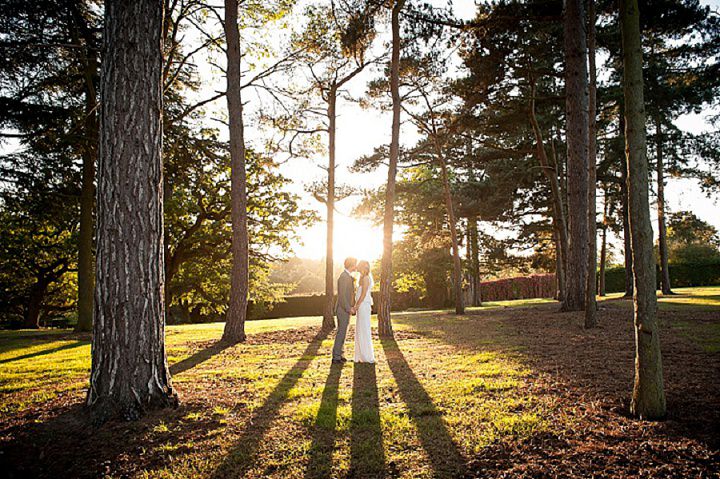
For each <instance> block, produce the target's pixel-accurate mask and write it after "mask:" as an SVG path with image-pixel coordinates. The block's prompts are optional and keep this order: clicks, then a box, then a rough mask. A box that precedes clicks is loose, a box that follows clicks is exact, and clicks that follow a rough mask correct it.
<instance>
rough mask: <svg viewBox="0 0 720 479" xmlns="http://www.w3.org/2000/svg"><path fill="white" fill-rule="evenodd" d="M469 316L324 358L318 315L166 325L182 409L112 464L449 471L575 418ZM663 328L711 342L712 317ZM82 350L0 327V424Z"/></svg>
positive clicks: (296, 472) (519, 352) (38, 402)
mask: <svg viewBox="0 0 720 479" xmlns="http://www.w3.org/2000/svg"><path fill="white" fill-rule="evenodd" d="M679 292H681V293H682V296H678V297H670V298H661V309H673V308H684V309H687V308H696V307H699V308H703V309H705V308H711V309H712V310H714V309H717V310H720V287H716V288H693V289H686V290H679ZM544 302H547V301H545V300H530V301H520V302H499V303H493V304H488V305H487V306H486V308H483V309H488V310H490V311H492V310H497V309H499V308H504V307H513V306H518V305H528V304H531V305H534V304H542V303H544ZM615 303H617V304H618V306H619V307H623V308H625V307H627V304H628V303H623V302H619V301H618V302H615ZM480 318H482V316H481V317H480ZM478 321H479V320H478V318H477V317H475V318H473V317H468V316H466V317H455V316H453V315H449V314H445V313H442V312H415V313H404V314H398V315H396V316H395V324H396V329H397V331H398V333H397V338H396V339H397V341H379V340H375V349H376V355H377V360H378V362H377V365H376V366H375V367H372V366H366V365H356V366H354V367H353V365H352V364H348V365H345V366H344V367H333V368H330V367H329V364H328V363H329V361H328V357H329V350H330V347H331V344H332V338H331V337H323V336H318V335H316V332H317V331H316V330H311V329H309V327H310V326H317V325H318V323H319V319H317V318H293V319H281V320H268V321H256V322H250V323H248V333H249V335H250V338H251V339H250V340H249V341H248V343H246V344H241V345H238V346H235V347H232V348H227V349H221V348H218V347H217V346H214V342H215V341H216V340H217V338H219V336H220V335H221V333H222V324H202V325H186V326H172V327H169V328H168V331H167V350H168V360H169V363H170V364H171V368H172V370H173V380H174V383H175V385H176V387H177V389H178V390H179V392H180V394H181V399H182V400H183V406H182V407H181V409H180V410H178V411H176V412H173V413H170V414H163V413H160V414H154V415H151V416H150V417H149V418H147V419H146V420H145V423H144V424H143V425H142V427H140V426H138V427H137V431H136V432H137V437H136V438H135V439H134V440H135V441H137V443H138V444H141V445H142V447H143V448H144V449H145V448H146V449H148V450H150V451H152V453H151V454H149V455H150V456H151V457H154V458H155V459H147V462H143V461H139V462H138V461H136V460H135V459H134V458H132V457H130V458H127V457H126V458H125V461H127V462H126V463H125V462H123V459H122V456H119V457H118V458H116V461H115V464H114V466H113V467H115V468H117V469H118V470H120V471H122V472H129V473H131V474H134V475H141V476H143V477H193V476H213V477H224V476H226V475H229V474H230V473H231V472H232V474H233V475H242V474H245V475H247V476H248V477H266V476H277V477H288V476H291V475H292V476H303V475H304V476H306V477H331V476H332V477H337V476H343V475H347V474H348V473H350V475H354V476H356V477H374V476H381V475H387V476H401V477H433V476H454V475H457V474H458V473H459V472H460V471H461V470H462V467H463V464H464V462H465V459H464V458H468V457H472V456H473V455H474V454H477V453H478V452H479V451H481V450H483V448H485V447H487V446H489V445H492V444H497V443H502V442H508V441H509V442H518V441H523V440H525V439H527V438H531V437H534V436H537V435H539V434H542V433H546V432H547V433H555V434H560V433H561V431H563V430H567V429H569V428H572V427H573V422H574V419H573V418H572V417H570V416H566V415H563V414H562V413H561V412H559V411H558V408H559V406H558V404H557V403H556V402H555V401H554V399H553V396H552V395H547V394H538V393H536V392H535V391H534V390H533V389H532V387H531V383H532V378H533V377H535V376H536V373H535V372H534V371H533V370H532V369H531V368H530V367H529V366H528V363H527V362H526V361H525V358H524V356H523V348H522V347H520V346H518V345H517V343H513V342H512V341H507V340H506V337H505V328H507V326H508V325H507V324H505V323H503V322H502V321H497V320H492V321H491V320H488V321H487V322H482V323H479V322H478ZM672 327H676V328H677V329H678V330H679V331H681V332H682V333H683V334H685V335H686V336H687V337H688V338H690V339H691V340H693V341H697V342H699V343H700V344H701V345H702V346H703V348H705V350H706V351H707V352H710V353H712V352H717V351H718V348H719V346H720V324H719V322H704V323H697V324H696V323H694V322H692V321H691V320H688V319H687V318H685V319H683V320H682V321H680V322H679V323H678V324H673V325H672ZM347 350H348V352H349V353H351V351H352V346H351V343H349V345H348V348H347ZM89 352H90V346H89V342H88V339H87V337H78V336H76V335H72V334H69V333H68V332H62V331H61V332H58V331H47V332H27V331H21V332H0V423H2V422H3V421H5V420H8V421H9V420H10V419H12V418H13V417H16V416H18V415H21V414H22V413H23V412H24V411H26V410H29V409H42V408H44V407H45V405H46V404H48V405H50V404H52V403H53V400H60V399H62V398H67V399H68V401H70V402H77V401H80V400H81V398H82V397H83V394H84V389H83V388H85V387H86V381H87V373H88V370H89ZM348 356H350V354H348ZM551 417H552V418H553V419H552V420H551V419H550V418H551ZM558 418H561V419H560V420H558ZM133 427H135V426H133ZM130 442H132V441H130ZM128 447H129V446H128ZM168 457H172V458H173V460H172V461H169V460H167V458H168ZM111 472H112V471H111Z"/></svg>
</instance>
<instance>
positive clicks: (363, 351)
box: [355, 275, 375, 363]
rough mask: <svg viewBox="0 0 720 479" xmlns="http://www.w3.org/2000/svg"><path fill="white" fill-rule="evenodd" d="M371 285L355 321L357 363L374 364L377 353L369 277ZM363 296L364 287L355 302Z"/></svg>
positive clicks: (359, 307)
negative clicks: (372, 326)
mask: <svg viewBox="0 0 720 479" xmlns="http://www.w3.org/2000/svg"><path fill="white" fill-rule="evenodd" d="M368 279H369V280H370V283H369V284H368V289H367V294H366V295H365V298H363V301H362V303H360V306H358V310H357V316H356V319H355V362H356V363H374V362H375V352H374V351H373V343H372V335H371V333H370V314H371V312H372V305H373V300H372V295H371V294H370V291H372V288H373V284H375V282H374V281H373V277H372V275H369V276H368ZM360 295H362V286H359V287H358V288H357V292H356V293H355V301H357V300H358V299H360Z"/></svg>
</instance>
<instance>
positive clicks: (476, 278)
mask: <svg viewBox="0 0 720 479" xmlns="http://www.w3.org/2000/svg"><path fill="white" fill-rule="evenodd" d="M468 237H469V238H468V239H469V241H468V253H470V269H471V270H472V292H473V295H472V305H473V306H482V291H481V281H480V244H479V242H478V227H477V217H475V216H471V217H469V218H468Z"/></svg>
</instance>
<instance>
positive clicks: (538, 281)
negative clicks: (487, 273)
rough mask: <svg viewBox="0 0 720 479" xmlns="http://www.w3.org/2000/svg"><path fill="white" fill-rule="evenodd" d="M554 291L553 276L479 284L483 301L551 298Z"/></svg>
mask: <svg viewBox="0 0 720 479" xmlns="http://www.w3.org/2000/svg"><path fill="white" fill-rule="evenodd" d="M556 290H557V285H556V282H555V275H554V274H532V275H529V276H519V277H516V278H505V279H497V280H493V281H483V282H482V283H480V295H481V297H482V300H483V301H508V300H512V299H530V298H552V297H554V296H555V292H556Z"/></svg>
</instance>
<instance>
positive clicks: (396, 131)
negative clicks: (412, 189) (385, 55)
mask: <svg viewBox="0 0 720 479" xmlns="http://www.w3.org/2000/svg"><path fill="white" fill-rule="evenodd" d="M403 3H405V1H404V0H394V2H393V4H392V5H393V6H392V14H391V29H392V54H391V59H390V93H391V95H392V104H393V107H392V110H393V118H392V137H391V140H390V158H389V166H388V179H387V185H386V187H385V214H384V218H383V255H382V261H381V266H380V268H381V269H380V301H379V306H378V334H379V335H380V336H382V337H386V338H389V337H392V336H393V329H392V321H391V318H390V307H391V294H392V248H393V244H392V236H393V221H394V209H395V177H396V176H397V164H398V157H399V153H400V106H401V105H400V11H401V10H402V7H403Z"/></svg>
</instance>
